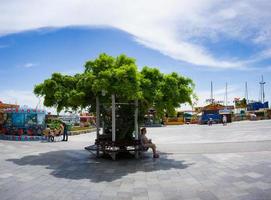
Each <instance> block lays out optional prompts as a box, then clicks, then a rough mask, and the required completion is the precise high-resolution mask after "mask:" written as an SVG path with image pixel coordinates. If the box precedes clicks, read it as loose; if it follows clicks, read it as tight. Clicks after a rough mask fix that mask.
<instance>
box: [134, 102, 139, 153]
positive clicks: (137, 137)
mask: <svg viewBox="0 0 271 200" xmlns="http://www.w3.org/2000/svg"><path fill="white" fill-rule="evenodd" d="M138 134H139V130H138V100H135V139H136V140H138V139H139V136H138ZM138 148H139V146H138V145H137V146H136V151H135V157H136V158H138V157H139V151H138Z"/></svg>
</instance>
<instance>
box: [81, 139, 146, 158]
mask: <svg viewBox="0 0 271 200" xmlns="http://www.w3.org/2000/svg"><path fill="white" fill-rule="evenodd" d="M85 149H86V150H88V151H89V152H91V153H93V154H95V153H96V152H102V153H103V154H108V155H110V156H111V157H112V159H113V160H115V159H116V155H117V154H118V153H120V152H134V153H135V155H137V153H141V152H144V151H147V150H148V148H145V147H143V146H142V144H141V140H135V139H133V140H118V141H115V142H112V140H110V139H108V138H99V139H96V140H95V144H94V145H91V146H88V147H85Z"/></svg>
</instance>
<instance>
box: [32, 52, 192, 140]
mask: <svg viewBox="0 0 271 200" xmlns="http://www.w3.org/2000/svg"><path fill="white" fill-rule="evenodd" d="M193 89H194V84H193V82H192V80H191V79H189V78H186V77H183V76H181V75H179V74H177V73H171V74H163V73H161V72H160V71H159V70H158V69H156V68H149V67H147V66H145V67H143V69H142V70H141V71H139V70H138V68H137V66H136V63H135V59H133V58H130V57H127V56H126V55H120V56H118V57H116V58H114V57H112V56H109V55H107V54H104V53H103V54H100V55H99V57H98V58H96V59H94V60H90V61H87V62H86V64H85V71H84V72H83V73H81V74H76V75H74V76H67V75H62V74H59V73H54V74H52V77H51V78H49V79H47V80H45V81H44V82H43V83H40V84H38V85H36V86H35V89H34V93H35V94H36V95H38V96H43V97H44V105H45V106H49V107H52V106H54V107H56V108H57V111H58V112H60V111H61V110H63V109H74V110H76V109H78V108H89V110H90V111H94V110H95V106H96V105H95V99H96V96H99V98H100V100H101V102H102V105H109V104H110V102H111V95H112V94H115V96H116V100H117V101H118V102H133V101H134V100H136V99H137V100H139V105H140V116H141V117H140V119H142V118H143V116H144V114H146V113H147V111H148V109H150V108H153V109H155V110H156V113H157V115H158V116H160V117H162V116H164V115H165V113H168V114H170V113H173V112H175V108H177V107H180V105H181V104H182V103H190V104H191V103H192V101H191V98H192V96H193ZM101 111H102V112H103V118H104V120H105V121H106V118H108V117H109V116H110V109H108V106H104V107H102V108H101ZM117 111H118V113H119V114H118V115H119V116H120V117H119V119H118V120H117V127H118V131H117V136H119V138H120V139H121V138H130V136H131V133H132V130H133V107H131V106H123V105H121V106H118V107H117ZM107 121H108V120H107ZM107 125H108V126H109V127H108V128H109V129H110V123H107Z"/></svg>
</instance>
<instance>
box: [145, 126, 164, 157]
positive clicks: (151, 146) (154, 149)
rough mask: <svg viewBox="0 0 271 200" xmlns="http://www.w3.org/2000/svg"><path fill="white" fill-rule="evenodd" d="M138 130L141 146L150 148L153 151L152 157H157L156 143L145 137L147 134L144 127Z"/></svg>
mask: <svg viewBox="0 0 271 200" xmlns="http://www.w3.org/2000/svg"><path fill="white" fill-rule="evenodd" d="M140 132H141V143H142V145H143V147H148V148H151V149H152V152H153V157H154V158H159V154H158V153H157V152H156V145H155V144H153V143H152V141H151V140H150V139H148V138H147V137H146V134H147V130H146V128H142V129H141V130H140Z"/></svg>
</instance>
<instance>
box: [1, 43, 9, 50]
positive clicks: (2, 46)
mask: <svg viewBox="0 0 271 200" xmlns="http://www.w3.org/2000/svg"><path fill="white" fill-rule="evenodd" d="M7 47H9V45H7V44H0V49H2V48H7Z"/></svg>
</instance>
